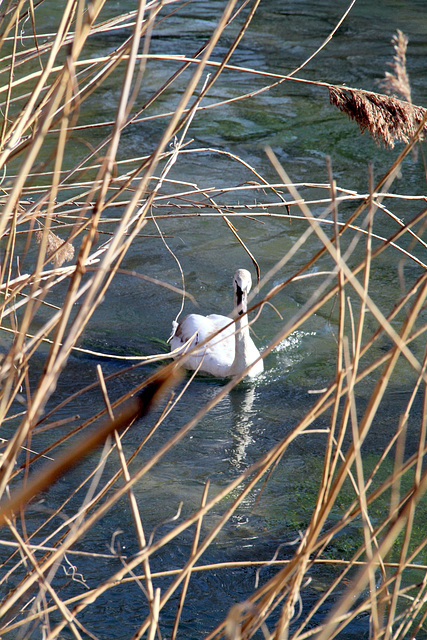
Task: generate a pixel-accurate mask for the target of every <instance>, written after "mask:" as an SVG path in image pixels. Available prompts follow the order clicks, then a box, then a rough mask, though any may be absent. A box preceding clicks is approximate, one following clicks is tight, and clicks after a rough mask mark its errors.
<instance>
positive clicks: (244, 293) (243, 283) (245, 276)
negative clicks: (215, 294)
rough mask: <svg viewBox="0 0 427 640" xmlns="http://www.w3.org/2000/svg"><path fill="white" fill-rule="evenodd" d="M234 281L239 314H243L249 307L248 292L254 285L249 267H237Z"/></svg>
mask: <svg viewBox="0 0 427 640" xmlns="http://www.w3.org/2000/svg"><path fill="white" fill-rule="evenodd" d="M233 282H234V292H235V295H236V307H237V308H238V310H239V315H241V314H242V313H245V311H246V309H247V299H248V294H249V291H250V290H251V287H252V278H251V274H250V273H249V271H248V270H247V269H237V271H236V273H235V274H234V279H233Z"/></svg>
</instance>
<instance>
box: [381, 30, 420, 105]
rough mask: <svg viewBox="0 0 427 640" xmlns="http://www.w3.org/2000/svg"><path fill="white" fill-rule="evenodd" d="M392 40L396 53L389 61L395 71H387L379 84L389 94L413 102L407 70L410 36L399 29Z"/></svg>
mask: <svg viewBox="0 0 427 640" xmlns="http://www.w3.org/2000/svg"><path fill="white" fill-rule="evenodd" d="M391 41H392V43H393V46H394V50H395V52H396V54H395V55H394V57H393V60H394V62H389V63H388V64H389V66H390V67H391V68H392V69H393V71H392V72H391V73H390V72H389V71H386V72H385V75H384V78H383V80H380V82H379V83H378V84H379V86H380V87H381V88H382V89H384V91H385V92H386V93H387V94H388V95H395V96H400V97H401V98H403V99H404V100H406V101H407V102H410V103H412V99H411V85H410V83H409V77H408V73H407V71H406V48H407V46H408V38H407V37H406V36H405V34H404V33H403V32H402V31H400V29H398V30H397V33H396V34H395V35H394V36H393V38H392V40H391Z"/></svg>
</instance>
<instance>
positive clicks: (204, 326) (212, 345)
mask: <svg viewBox="0 0 427 640" xmlns="http://www.w3.org/2000/svg"><path fill="white" fill-rule="evenodd" d="M230 322H231V319H230V318H227V317H226V316H221V315H217V314H212V315H210V316H201V315H199V314H197V313H192V314H191V315H189V316H187V317H186V318H184V320H183V321H182V322H181V323H180V324H179V325H178V326H177V327H176V329H175V334H174V336H173V338H172V340H171V349H172V350H173V351H174V350H175V349H179V350H180V352H181V353H183V352H187V351H189V350H190V349H192V348H193V347H196V346H197V345H198V344H201V343H202V342H204V341H205V340H206V339H207V338H209V336H211V335H212V334H214V333H216V332H217V331H219V330H221V329H223V327H226V326H227V325H228V324H230ZM234 348H235V340H234V324H232V325H230V327H228V328H227V329H225V330H224V331H222V332H221V333H219V334H218V335H217V336H216V337H215V338H213V339H212V340H211V341H209V342H207V343H206V345H204V346H203V347H201V348H200V351H199V352H196V353H195V354H192V355H189V356H188V357H187V358H186V359H185V365H184V366H185V367H186V368H188V369H197V368H198V367H199V365H200V363H201V369H200V370H201V371H206V372H208V373H211V374H212V375H214V376H221V377H223V376H228V375H229V372H230V368H231V365H232V364H233V361H234Z"/></svg>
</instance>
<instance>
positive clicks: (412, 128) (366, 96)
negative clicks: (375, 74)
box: [329, 85, 427, 148]
mask: <svg viewBox="0 0 427 640" xmlns="http://www.w3.org/2000/svg"><path fill="white" fill-rule="evenodd" d="M329 99H330V102H331V104H333V105H335V106H336V107H338V109H340V111H343V112H344V113H346V114H347V115H348V117H349V118H351V119H352V120H355V122H357V124H358V125H359V127H360V129H361V132H362V133H363V132H364V131H365V130H366V131H368V132H369V133H370V134H371V136H372V137H373V138H374V139H375V141H376V142H378V143H380V142H383V143H384V144H385V145H387V146H389V147H391V148H393V147H394V144H395V142H396V141H402V142H408V140H410V139H411V138H412V136H413V135H414V133H415V132H416V130H417V127H418V125H419V124H420V123H421V121H422V120H423V118H424V115H425V113H426V109H423V107H417V106H415V105H412V104H411V103H409V102H405V101H403V100H399V99H398V98H395V97H394V96H386V95H382V94H379V93H373V92H372V91H362V90H361V89H347V88H344V87H336V86H332V85H331V86H330V87H329ZM423 131H427V125H425V126H424V127H423Z"/></svg>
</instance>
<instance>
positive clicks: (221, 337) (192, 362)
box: [171, 269, 264, 378]
mask: <svg viewBox="0 0 427 640" xmlns="http://www.w3.org/2000/svg"><path fill="white" fill-rule="evenodd" d="M233 282H234V292H235V306H236V309H237V312H238V314H239V315H238V316H237V319H236V322H235V323H234V322H233V319H232V318H227V316H220V315H217V314H212V315H210V316H201V315H199V314H197V313H192V314H191V315H189V316H187V317H186V318H184V320H183V321H182V322H181V323H180V324H178V323H177V322H173V324H172V339H171V349H172V351H175V350H176V351H177V354H176V355H177V356H178V355H181V354H183V353H187V352H189V351H190V350H194V353H189V354H188V355H187V356H185V358H184V359H183V365H184V367H185V368H186V369H192V370H195V369H199V367H200V369H199V371H205V372H206V373H210V374H211V375H213V376H216V377H219V378H227V377H229V376H236V375H239V374H240V373H241V372H242V371H243V370H244V369H246V368H247V367H249V366H250V365H251V364H252V363H254V364H253V366H252V367H251V368H250V369H249V370H248V373H247V374H246V375H247V376H249V377H251V378H253V377H254V376H257V375H258V374H259V373H261V372H262V371H263V369H264V363H263V361H262V359H259V360H258V358H260V353H259V351H258V349H257V348H256V346H255V344H254V342H253V340H252V338H251V337H250V335H249V324H248V316H247V314H246V310H247V296H248V293H249V291H250V289H251V286H252V279H251V274H250V273H249V271H247V270H246V269H238V270H237V271H236V273H235V274H234V281H233ZM242 314H243V315H242ZM227 325H229V326H227ZM224 327H227V328H225V329H224ZM218 331H219V332H220V333H218V335H216V336H215V337H213V338H212V339H211V340H209V341H208V342H206V343H205V344H202V346H201V347H200V349H197V345H198V344H201V343H204V342H205V340H207V339H208V338H209V337H210V336H212V334H215V333H217V332H218ZM256 360H257V362H255V361H256Z"/></svg>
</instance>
